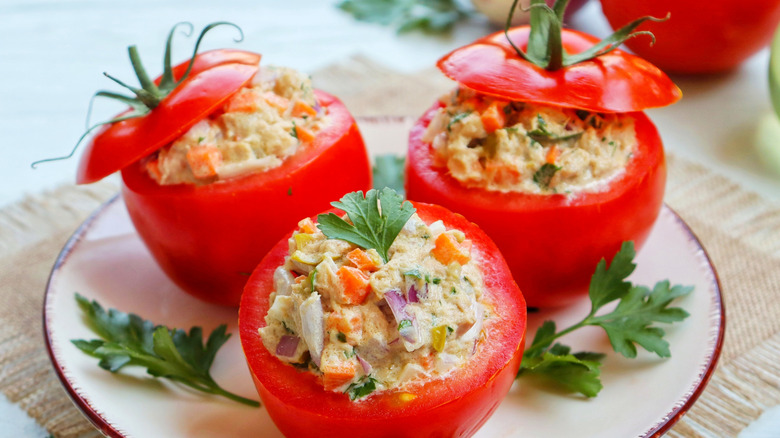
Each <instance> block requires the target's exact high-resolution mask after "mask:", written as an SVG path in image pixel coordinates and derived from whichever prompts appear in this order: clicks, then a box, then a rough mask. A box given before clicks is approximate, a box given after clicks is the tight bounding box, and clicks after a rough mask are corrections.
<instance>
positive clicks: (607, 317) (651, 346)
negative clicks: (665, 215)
mask: <svg viewBox="0 0 780 438" xmlns="http://www.w3.org/2000/svg"><path fill="white" fill-rule="evenodd" d="M635 255H636V252H635V250H634V244H633V242H624V243H623V245H622V246H621V248H620V251H618V253H617V254H616V255H615V257H614V258H613V259H612V263H611V264H610V266H609V267H607V264H606V261H605V260H604V259H602V260H601V261H600V262H599V264H598V265H597V267H596V272H595V273H594V274H593V277H592V278H591V282H590V289H589V292H588V294H589V296H590V301H591V310H590V313H588V315H587V316H586V317H585V318H584V319H583V320H582V321H580V322H579V323H577V324H574V325H572V326H571V327H568V328H566V329H564V330H561V331H557V329H556V326H555V322H553V321H545V322H544V324H542V326H541V327H540V328H539V329H538V330H537V331H536V334H535V336H534V339H533V342H532V343H531V346H530V347H528V348H527V349H526V350H525V352H524V354H523V363H522V366H521V368H520V372H519V373H518V376H520V375H523V374H536V375H541V376H544V377H546V378H548V379H549V380H552V381H554V382H556V383H558V384H560V385H562V386H563V387H564V388H566V389H568V390H570V391H573V392H579V393H581V394H583V395H585V396H586V397H595V396H596V395H597V394H598V393H599V391H600V390H601V388H602V385H601V381H600V379H599V374H600V368H599V367H600V366H601V360H602V359H603V358H604V355H603V354H600V353H591V352H580V353H574V354H572V353H571V348H570V347H568V346H565V345H562V344H560V343H554V342H555V341H556V340H557V339H558V338H560V337H562V336H564V335H566V334H568V333H571V332H573V331H575V330H577V329H579V328H582V327H586V326H596V327H601V328H603V329H604V331H605V332H606V334H607V336H608V337H609V341H610V343H611V344H612V348H613V349H614V350H615V351H616V352H618V353H620V354H621V355H623V356H625V357H627V358H634V357H636V355H637V345H638V346H640V347H642V348H644V349H645V350H647V351H649V352H651V353H655V354H657V355H658V356H659V357H671V352H670V351H669V343H668V342H667V341H666V340H664V339H663V337H664V335H665V333H664V331H663V329H661V328H660V327H658V326H656V325H654V324H655V323H667V324H669V323H673V322H678V321H682V320H683V319H685V318H686V317H688V312H686V311H685V310H683V309H681V308H678V307H669V305H670V304H671V302H672V301H674V300H675V299H677V298H679V297H682V296H685V295H687V294H689V293H690V292H691V291H692V290H693V287H691V286H680V285H675V286H672V285H670V283H669V281H668V280H664V281H660V282H658V283H656V285H655V287H653V289H652V290H650V289H648V288H646V287H644V286H636V285H633V284H631V283H630V282H628V281H626V278H627V277H628V276H629V275H631V273H632V272H633V271H634V269H635V268H636V264H635V263H634V261H633V260H634V257H635ZM615 301H617V306H616V307H615V308H614V309H613V310H612V311H608V312H600V311H601V310H602V309H603V308H604V307H605V306H606V305H607V304H610V303H613V302H615Z"/></svg>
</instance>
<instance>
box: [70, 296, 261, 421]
mask: <svg viewBox="0 0 780 438" xmlns="http://www.w3.org/2000/svg"><path fill="white" fill-rule="evenodd" d="M76 301H77V302H78V305H79V307H80V308H81V310H82V311H83V312H84V319H85V320H86V322H87V324H88V325H89V327H90V329H92V331H94V332H95V333H96V334H97V335H98V336H100V337H101V339H92V340H89V341H87V340H83V339H74V340H72V341H71V342H72V343H73V344H74V345H75V346H76V347H78V348H79V349H80V350H81V351H83V352H84V353H87V354H89V355H90V356H93V357H96V358H98V359H100V362H98V365H99V366H100V367H101V368H103V369H105V370H107V371H110V372H112V373H116V372H117V371H119V370H121V369H122V368H123V367H125V366H128V365H136V366H142V367H145V368H146V371H147V372H148V373H149V374H150V375H152V376H154V377H164V378H167V379H171V380H173V381H176V382H179V383H181V384H183V385H186V386H188V387H190V388H193V389H196V390H198V391H202V392H205V393H208V394H214V395H220V396H222V397H226V398H228V399H230V400H233V401H236V402H239V403H243V404H245V405H249V406H254V407H257V406H260V403H258V402H256V401H254V400H250V399H248V398H244V397H241V396H239V395H236V394H233V393H231V392H228V391H226V390H225V389H223V388H222V387H220V386H219V385H218V384H217V382H215V381H214V379H213V378H212V377H211V373H210V372H209V370H210V368H211V364H212V363H213V362H214V357H216V355H217V351H218V350H219V349H220V347H222V345H223V344H224V343H225V342H226V341H227V340H228V339H229V338H230V334H228V333H226V330H227V326H226V325H224V324H223V325H220V326H219V327H217V328H216V329H215V330H214V331H213V332H211V335H209V338H208V340H207V341H206V343H205V345H204V343H203V331H202V329H201V328H200V327H193V328H191V329H190V331H189V333H187V332H186V331H184V330H181V329H169V328H167V327H164V326H161V325H155V324H154V323H153V322H151V321H147V320H145V319H143V318H141V317H140V316H138V315H135V314H132V313H124V312H120V311H118V310H116V309H109V310H108V311H106V310H104V309H103V307H102V306H101V305H100V304H98V302H97V301H94V300H93V301H89V300H88V299H86V298H84V297H83V296H81V295H79V294H76Z"/></svg>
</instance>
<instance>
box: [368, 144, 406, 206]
mask: <svg viewBox="0 0 780 438" xmlns="http://www.w3.org/2000/svg"><path fill="white" fill-rule="evenodd" d="M405 163H406V159H405V158H404V157H399V156H397V155H393V154H387V155H378V156H377V157H376V158H374V167H373V170H374V188H375V189H377V190H382V189H384V188H385V187H390V188H391V189H393V190H395V191H396V192H398V194H399V195H401V196H403V195H404V164H405Z"/></svg>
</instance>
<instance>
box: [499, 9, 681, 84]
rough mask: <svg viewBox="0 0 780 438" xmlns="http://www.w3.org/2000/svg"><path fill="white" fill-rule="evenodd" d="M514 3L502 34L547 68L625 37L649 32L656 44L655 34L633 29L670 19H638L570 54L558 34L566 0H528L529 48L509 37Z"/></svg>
mask: <svg viewBox="0 0 780 438" xmlns="http://www.w3.org/2000/svg"><path fill="white" fill-rule="evenodd" d="M517 3H518V0H514V2H513V3H512V7H511V8H510V9H509V16H507V19H506V26H505V27H504V34H505V35H506V38H507V40H508V41H509V44H510V45H511V46H512V48H513V49H514V50H515V52H516V53H517V56H519V57H520V58H522V59H525V60H526V61H528V62H530V63H532V64H534V65H536V66H539V67H541V68H543V69H546V70H550V71H554V70H558V69H561V68H563V67H567V66H570V65H574V64H577V63H580V62H584V61H587V60H589V59H593V58H596V57H599V56H601V55H604V54H607V53H609V52H611V51H613V50H615V49H617V48H618V47H619V46H620V45H621V44H623V42H625V41H626V40H627V39H629V38H633V37H635V36H637V35H650V37H651V38H652V39H653V43H655V37H654V36H653V34H652V33H651V32H648V31H637V32H634V29H636V28H637V27H638V26H639V25H640V24H642V23H644V22H645V21H648V20H650V21H656V22H658V21H664V20H666V19H668V18H669V15H667V16H666V18H655V17H650V16H645V17H641V18H638V19H636V20H634V21H632V22H630V23H628V24H626V25H625V26H623V27H621V28H620V29H618V30H616V31H615V33H613V34H611V35H609V36H608V37H606V38H604V39H603V40H601V41H599V42H598V43H596V44H594V45H593V46H592V47H590V48H588V49H587V50H584V51H582V52H580V53H573V54H569V53H567V52H566V51H565V50H564V49H563V40H562V37H561V29H562V28H563V13H564V11H565V10H566V6H567V5H568V3H569V0H555V4H553V6H552V7H550V6H548V5H547V3H545V0H531V4H530V6H529V9H530V24H531V30H530V34H529V35H528V47H527V48H526V50H525V51H523V50H521V49H520V48H519V47H517V46H516V45H515V43H514V42H513V41H512V40H511V39H510V38H509V29H510V27H511V26H512V16H513V15H514V13H515V10H516V9H517Z"/></svg>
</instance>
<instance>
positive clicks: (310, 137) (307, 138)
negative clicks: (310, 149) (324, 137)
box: [293, 125, 315, 143]
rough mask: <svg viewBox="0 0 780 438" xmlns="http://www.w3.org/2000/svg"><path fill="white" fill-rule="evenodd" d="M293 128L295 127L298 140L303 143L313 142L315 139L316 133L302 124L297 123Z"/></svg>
mask: <svg viewBox="0 0 780 438" xmlns="http://www.w3.org/2000/svg"><path fill="white" fill-rule="evenodd" d="M293 129H295V134H296V137H298V141H300V142H301V143H311V142H313V141H314V138H315V137H314V133H313V132H312V131H310V130H309V129H307V128H305V127H303V126H301V125H296V126H295V127H294V128H293Z"/></svg>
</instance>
